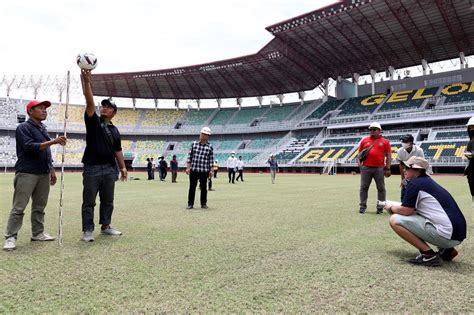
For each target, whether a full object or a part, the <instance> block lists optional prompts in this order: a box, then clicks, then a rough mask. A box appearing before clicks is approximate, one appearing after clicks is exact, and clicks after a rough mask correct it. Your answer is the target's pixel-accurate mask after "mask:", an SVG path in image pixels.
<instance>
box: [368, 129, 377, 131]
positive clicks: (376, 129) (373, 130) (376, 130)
mask: <svg viewBox="0 0 474 315" xmlns="http://www.w3.org/2000/svg"><path fill="white" fill-rule="evenodd" d="M369 130H370V131H377V128H370V129H369Z"/></svg>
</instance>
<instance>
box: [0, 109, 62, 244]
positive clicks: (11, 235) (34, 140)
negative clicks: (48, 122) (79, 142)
mask: <svg viewBox="0 0 474 315" xmlns="http://www.w3.org/2000/svg"><path fill="white" fill-rule="evenodd" d="M50 106H51V103H50V102H49V101H43V102H39V101H36V100H33V101H30V102H29V103H28V104H27V105H26V112H27V114H28V116H29V119H28V120H27V121H25V122H23V123H21V124H20V125H18V127H17V128H16V134H15V138H16V155H17V157H18V160H17V162H16V164H15V170H16V173H15V179H14V182H13V185H14V188H15V192H14V194H13V207H12V210H11V212H10V216H9V218H8V223H7V227H6V229H5V245H4V246H3V249H4V250H8V251H10V250H14V249H15V248H16V239H17V236H18V232H19V231H20V228H21V225H22V223H23V216H24V211H25V208H26V206H27V205H28V202H29V201H30V198H31V200H32V205H31V230H32V236H31V240H32V241H53V240H54V237H52V236H50V235H49V234H48V233H46V232H44V208H45V207H46V204H47V202H48V196H49V186H50V185H54V184H55V183H56V173H55V172H54V168H53V159H52V157H51V149H50V146H52V145H53V144H60V145H65V144H66V138H65V137H63V136H59V137H57V138H56V139H51V138H50V137H49V135H48V131H47V130H46V126H45V125H43V124H42V123H41V122H42V121H43V120H45V119H46V117H47V116H48V114H47V112H46V109H47V108H48V107H50Z"/></svg>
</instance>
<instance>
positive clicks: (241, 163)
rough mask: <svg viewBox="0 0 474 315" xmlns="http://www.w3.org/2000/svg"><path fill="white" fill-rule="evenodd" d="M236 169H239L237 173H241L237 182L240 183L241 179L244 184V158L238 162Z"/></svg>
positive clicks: (240, 157)
mask: <svg viewBox="0 0 474 315" xmlns="http://www.w3.org/2000/svg"><path fill="white" fill-rule="evenodd" d="M236 168H237V172H239V175H238V176H237V178H236V179H235V180H236V181H239V178H240V180H241V181H242V182H243V181H244V161H242V156H239V159H238V160H237V165H236Z"/></svg>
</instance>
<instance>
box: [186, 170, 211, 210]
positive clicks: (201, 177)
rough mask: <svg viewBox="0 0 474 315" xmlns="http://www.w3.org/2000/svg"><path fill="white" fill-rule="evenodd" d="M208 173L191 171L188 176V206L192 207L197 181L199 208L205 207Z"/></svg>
mask: <svg viewBox="0 0 474 315" xmlns="http://www.w3.org/2000/svg"><path fill="white" fill-rule="evenodd" d="M208 177H209V172H195V171H191V173H190V174H189V193H188V206H192V205H194V198H195V195H196V187H197V183H198V181H199V188H201V206H203V205H207V178H208Z"/></svg>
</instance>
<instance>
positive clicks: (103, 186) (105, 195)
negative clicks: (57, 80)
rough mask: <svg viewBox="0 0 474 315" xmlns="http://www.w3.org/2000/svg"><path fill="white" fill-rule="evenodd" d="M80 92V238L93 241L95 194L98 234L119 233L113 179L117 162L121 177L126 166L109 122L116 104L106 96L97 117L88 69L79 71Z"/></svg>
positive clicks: (120, 233)
mask: <svg viewBox="0 0 474 315" xmlns="http://www.w3.org/2000/svg"><path fill="white" fill-rule="evenodd" d="M82 79H83V83H84V85H83V92H84V96H85V98H86V112H85V113H84V122H85V125H86V149H85V151H84V156H83V157H82V163H84V172H83V174H82V177H83V186H84V188H83V192H82V232H83V235H82V240H83V241H84V242H92V241H94V207H95V200H96V198H97V194H99V197H100V206H99V211H100V215H99V217H100V219H99V224H100V225H101V231H100V233H101V234H102V235H107V236H118V235H122V232H120V231H119V230H117V229H115V228H113V227H112V226H111V225H110V224H111V221H112V212H113V210H114V191H115V180H116V179H117V174H116V170H117V164H118V166H119V168H120V173H121V179H122V180H126V179H127V168H126V167H125V162H124V159H123V154H122V142H121V137H120V132H119V131H118V129H117V127H115V126H114V125H113V124H112V118H113V117H114V116H115V114H116V113H117V105H115V104H114V103H113V102H111V101H110V100H109V99H104V100H102V102H101V105H102V107H101V109H100V117H99V116H98V115H97V113H96V109H95V104H94V98H93V94H92V87H91V80H92V78H91V72H90V70H82Z"/></svg>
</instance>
